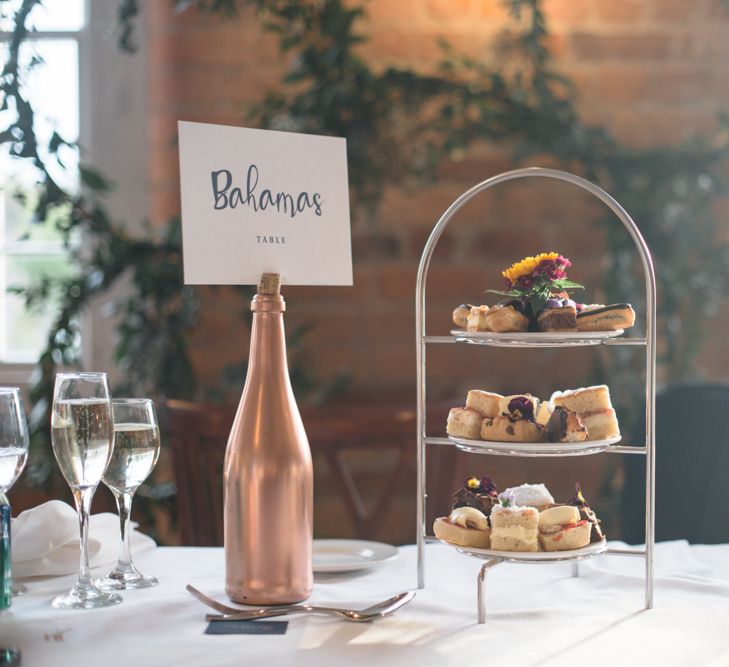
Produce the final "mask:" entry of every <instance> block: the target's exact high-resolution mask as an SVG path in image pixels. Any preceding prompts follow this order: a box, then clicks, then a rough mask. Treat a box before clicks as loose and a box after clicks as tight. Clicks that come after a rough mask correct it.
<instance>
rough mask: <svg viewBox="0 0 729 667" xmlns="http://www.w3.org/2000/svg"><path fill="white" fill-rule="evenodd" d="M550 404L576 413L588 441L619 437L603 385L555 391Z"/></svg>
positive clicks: (608, 394) (613, 413)
mask: <svg viewBox="0 0 729 667" xmlns="http://www.w3.org/2000/svg"><path fill="white" fill-rule="evenodd" d="M550 402H551V403H552V404H553V405H554V406H555V408H556V407H557V406H562V407H565V408H569V409H570V410H573V411H574V412H576V413H577V414H578V415H579V417H580V420H581V421H582V423H583V424H584V426H585V427H586V428H587V434H588V438H589V440H606V439H608V438H614V437H619V436H620V426H619V425H618V419H617V416H616V415H615V410H613V406H612V403H611V402H610V391H609V389H608V388H607V386H606V385H604V384H601V385H597V386H594V387H585V388H583V389H575V390H570V391H556V392H554V394H552V398H551V399H550Z"/></svg>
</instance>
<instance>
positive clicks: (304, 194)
mask: <svg viewBox="0 0 729 667" xmlns="http://www.w3.org/2000/svg"><path fill="white" fill-rule="evenodd" d="M178 130H179V146H180V185H181V191H182V192H181V194H182V236H183V249H184V253H183V257H184V260H183V261H184V271H185V283H186V284H188V285H200V284H207V285H256V284H258V282H259V280H260V278H261V274H262V273H279V274H280V275H281V283H282V284H288V285H351V284H352V243H351V236H350V220H349V188H348V183H347V148H346V142H345V140H344V139H342V138H338V137H324V136H315V135H309V134H298V133H294V132H276V131H271V130H254V129H249V128H242V127H229V126H223V125H210V124H207V123H191V122H186V121H180V122H179V125H178Z"/></svg>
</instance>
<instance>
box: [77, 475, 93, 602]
mask: <svg viewBox="0 0 729 667" xmlns="http://www.w3.org/2000/svg"><path fill="white" fill-rule="evenodd" d="M94 491H96V487H93V486H87V487H85V488H83V489H74V491H73V497H74V500H75V501H76V510H77V511H78V523H79V530H80V532H81V559H80V562H79V573H78V583H79V584H80V585H81V586H83V587H84V588H86V587H89V586H91V573H90V572H89V516H90V514H91V501H92V500H93V498H94Z"/></svg>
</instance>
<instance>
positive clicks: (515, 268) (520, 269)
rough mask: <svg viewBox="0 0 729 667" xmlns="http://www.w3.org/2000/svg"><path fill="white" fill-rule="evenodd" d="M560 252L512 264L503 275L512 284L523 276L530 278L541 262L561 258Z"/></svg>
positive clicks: (528, 258)
mask: <svg viewBox="0 0 729 667" xmlns="http://www.w3.org/2000/svg"><path fill="white" fill-rule="evenodd" d="M559 256H560V255H559V253H558V252H543V253H540V254H539V255H537V256H536V257H525V258H524V259H522V260H521V262H516V264H512V265H511V266H510V267H509V268H508V269H506V271H502V272H501V275H502V276H503V277H504V278H506V279H507V280H508V281H509V282H510V283H511V284H514V283H516V281H517V280H519V278H521V277H522V276H529V275H531V273H532V272H533V271H534V269H536V268H537V266H539V263H540V262H543V261H544V260H545V259H557V258H558V257H559Z"/></svg>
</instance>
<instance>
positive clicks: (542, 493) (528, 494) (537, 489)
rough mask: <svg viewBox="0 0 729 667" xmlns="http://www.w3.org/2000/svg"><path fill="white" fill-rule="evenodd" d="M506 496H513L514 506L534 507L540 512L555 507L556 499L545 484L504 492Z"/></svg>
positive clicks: (519, 487) (515, 488)
mask: <svg viewBox="0 0 729 667" xmlns="http://www.w3.org/2000/svg"><path fill="white" fill-rule="evenodd" d="M504 494H505V495H509V496H513V498H514V504H515V505H521V506H523V507H534V508H536V509H537V510H539V511H540V512H541V511H542V510H544V509H546V508H547V507H549V506H550V505H554V498H553V497H552V494H551V493H550V492H549V490H548V489H547V487H546V486H544V484H522V485H521V486H514V487H510V488H508V489H505V490H504Z"/></svg>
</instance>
